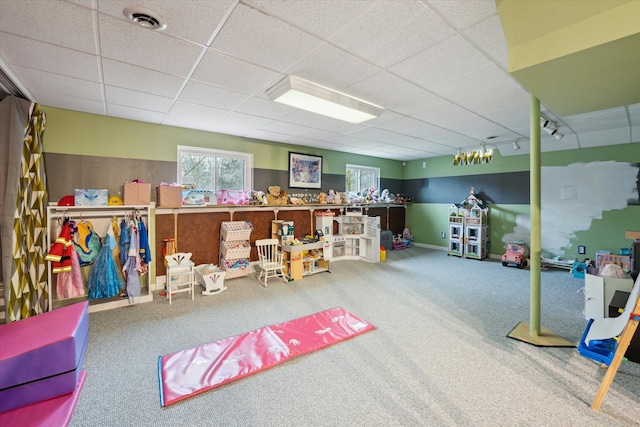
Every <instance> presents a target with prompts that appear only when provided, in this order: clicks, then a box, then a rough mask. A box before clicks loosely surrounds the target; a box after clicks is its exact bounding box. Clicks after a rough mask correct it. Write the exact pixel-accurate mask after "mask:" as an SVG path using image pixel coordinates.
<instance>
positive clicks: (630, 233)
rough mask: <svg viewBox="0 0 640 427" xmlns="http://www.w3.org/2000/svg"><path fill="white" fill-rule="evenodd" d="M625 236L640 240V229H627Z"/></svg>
mask: <svg viewBox="0 0 640 427" xmlns="http://www.w3.org/2000/svg"><path fill="white" fill-rule="evenodd" d="M625 237H626V238H627V239H633V240H640V230H627V232H626V233H625Z"/></svg>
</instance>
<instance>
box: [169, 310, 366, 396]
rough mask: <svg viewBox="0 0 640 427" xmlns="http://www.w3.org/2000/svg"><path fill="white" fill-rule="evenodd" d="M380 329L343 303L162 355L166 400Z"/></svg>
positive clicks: (214, 385) (200, 390)
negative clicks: (344, 307) (336, 306)
mask: <svg viewBox="0 0 640 427" xmlns="http://www.w3.org/2000/svg"><path fill="white" fill-rule="evenodd" d="M374 329H375V326H373V325H371V324H370V323H367V322H365V321H363V320H362V319H360V318H358V317H356V316H355V315H353V314H351V313H349V312H347V311H345V310H344V309H342V308H339V307H338V308H331V309H329V310H325V311H321V312H319V313H315V314H311V315H309V316H305V317H301V318H298V319H294V320H290V321H288V322H284V323H279V324H276V325H271V326H265V327H262V328H259V329H256V330H253V331H250V332H245V333H244V334H241V335H237V336H233V337H228V338H224V339H221V340H218V341H214V342H212V343H209V344H204V345H201V346H198V347H195V348H191V349H188V350H183V351H179V352H177V353H173V354H168V355H165V356H161V357H159V358H158V377H159V387H160V404H161V406H168V405H171V404H172V403H176V402H179V401H181V400H183V399H186V398H188V397H191V396H194V395H196V394H199V393H202V392H205V391H207V390H211V389H213V388H216V387H220V386H221V385H224V384H227V383H229V382H231V381H236V380H239V379H241V378H244V377H246V376H249V375H252V374H255V373H257V372H260V371H263V370H265V369H269V368H272V367H274V366H276V365H279V364H281V363H284V362H286V361H287V360H289V359H291V358H294V357H297V356H300V355H303V354H307V353H311V352H313V351H316V350H320V349H323V348H325V347H328V346H330V345H333V344H336V343H338V342H341V341H345V340H347V339H349V338H353V337H355V336H358V335H361V334H363V333H365V332H369V331H372V330H374Z"/></svg>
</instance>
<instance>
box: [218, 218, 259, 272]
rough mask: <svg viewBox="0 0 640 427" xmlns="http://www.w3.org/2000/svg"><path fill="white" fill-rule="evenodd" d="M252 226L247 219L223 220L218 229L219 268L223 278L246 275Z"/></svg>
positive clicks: (248, 270) (248, 268)
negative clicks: (221, 270)
mask: <svg viewBox="0 0 640 427" xmlns="http://www.w3.org/2000/svg"><path fill="white" fill-rule="evenodd" d="M251 231H252V227H251V224H250V223H249V222H247V221H224V222H223V223H222V225H221V230H220V265H219V266H220V268H221V269H224V270H225V271H226V275H225V279H233V278H235V277H243V276H248V275H249V272H250V270H251V269H250V267H249V256H250V255H251V244H250V243H249V238H250V237H251Z"/></svg>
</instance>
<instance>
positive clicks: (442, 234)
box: [440, 231, 447, 239]
mask: <svg viewBox="0 0 640 427" xmlns="http://www.w3.org/2000/svg"><path fill="white" fill-rule="evenodd" d="M440 237H442V238H443V239H446V238H447V233H445V232H444V231H443V232H442V233H440Z"/></svg>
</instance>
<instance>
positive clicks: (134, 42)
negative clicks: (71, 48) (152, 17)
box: [100, 15, 203, 77]
mask: <svg viewBox="0 0 640 427" xmlns="http://www.w3.org/2000/svg"><path fill="white" fill-rule="evenodd" d="M100 47H101V50H102V55H103V56H104V57H105V58H109V59H114V60H116V61H121V62H127V63H129V64H133V65H137V66H139V67H143V68H148V69H151V70H156V71H162V72H164V73H167V74H173V75H176V76H180V77H186V76H188V75H189V74H190V73H191V70H192V68H193V64H195V62H196V60H197V59H198V57H199V56H200V53H201V52H202V50H203V47H201V46H198V45H196V44H193V43H189V42H186V41H183V40H179V39H176V38H173V37H170V36H168V35H166V34H164V33H162V32H159V31H151V30H148V29H145V28H142V27H139V26H136V25H134V24H132V23H130V22H127V21H124V20H121V19H116V18H113V17H111V16H108V15H100Z"/></svg>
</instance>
